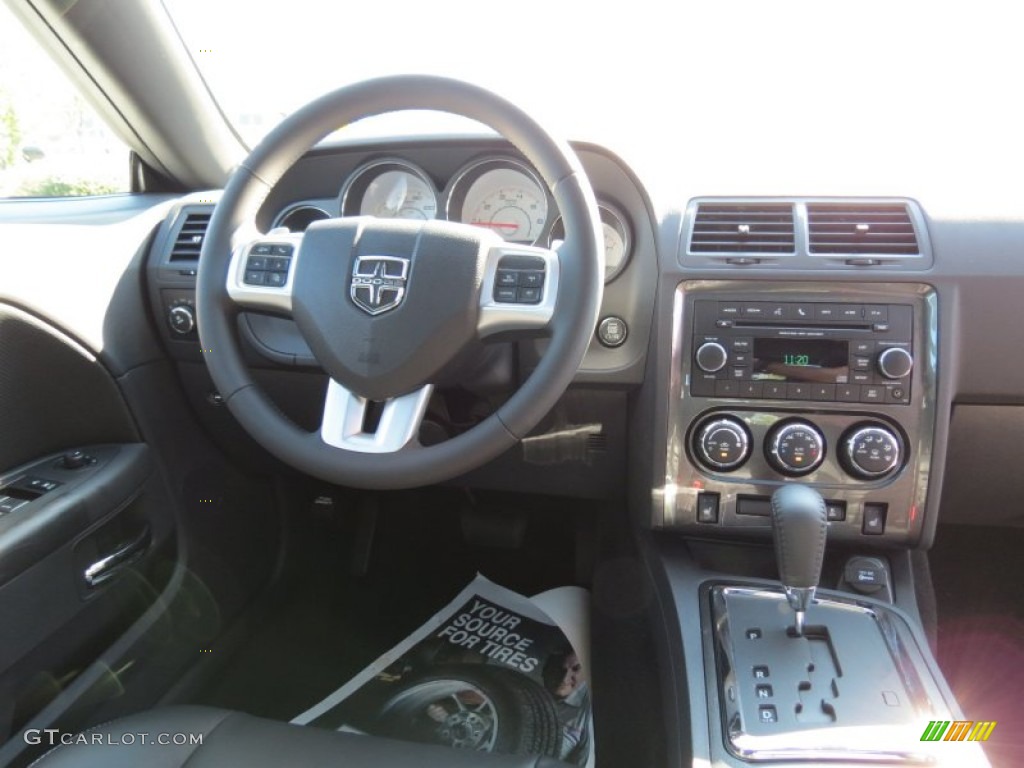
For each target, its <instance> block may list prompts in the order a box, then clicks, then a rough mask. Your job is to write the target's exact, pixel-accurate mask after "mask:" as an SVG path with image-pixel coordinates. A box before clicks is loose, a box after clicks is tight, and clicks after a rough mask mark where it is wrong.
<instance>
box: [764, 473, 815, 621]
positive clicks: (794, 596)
mask: <svg viewBox="0 0 1024 768" xmlns="http://www.w3.org/2000/svg"><path fill="white" fill-rule="evenodd" d="M827 529H828V520H827V518H826V515H825V500H824V499H822V498H821V494H819V493H818V492H817V491H815V490H813V489H812V488H808V487H807V486H806V485H784V486H782V487H781V488H779V489H778V490H777V491H775V493H773V494H772V537H773V538H774V540H775V559H776V560H777V561H778V566H779V579H780V581H782V586H783V587H785V589H786V599H787V600H788V601H789V605H790V607H791V608H792V609H793V610H794V611H795V612H796V624H795V628H794V630H795V633H796V635H798V636H800V635H803V629H804V615H805V613H806V611H807V606H808V605H810V603H811V599H812V598H813V597H814V590H815V588H816V587H817V586H818V579H819V578H820V577H821V562H822V560H823V559H824V557H825V534H826V531H827Z"/></svg>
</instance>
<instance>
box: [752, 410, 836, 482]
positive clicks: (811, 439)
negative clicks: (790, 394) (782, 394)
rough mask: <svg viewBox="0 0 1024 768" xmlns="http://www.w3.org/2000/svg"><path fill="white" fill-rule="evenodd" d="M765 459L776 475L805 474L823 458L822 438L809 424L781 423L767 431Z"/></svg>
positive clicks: (823, 443) (811, 470)
mask: <svg viewBox="0 0 1024 768" xmlns="http://www.w3.org/2000/svg"><path fill="white" fill-rule="evenodd" d="M765 458H766V459H767V460H768V463H769V464H771V465H772V467H774V468H775V470H776V471H777V472H779V473H780V474H783V475H786V476H788V477H798V476H800V475H806V474H808V473H809V472H813V471H814V470H815V469H817V468H818V465H820V464H821V462H822V460H823V459H824V458H825V437H824V436H823V435H822V434H821V432H820V431H819V430H818V428H817V427H815V426H814V425H813V424H811V423H810V422H807V421H787V422H784V423H782V424H780V425H779V426H777V427H775V428H774V429H773V430H772V431H771V432H769V434H768V439H767V442H766V444H765Z"/></svg>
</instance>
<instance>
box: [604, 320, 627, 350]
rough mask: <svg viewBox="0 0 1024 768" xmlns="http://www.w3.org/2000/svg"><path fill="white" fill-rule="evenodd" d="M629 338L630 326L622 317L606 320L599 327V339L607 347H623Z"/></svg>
mask: <svg viewBox="0 0 1024 768" xmlns="http://www.w3.org/2000/svg"><path fill="white" fill-rule="evenodd" d="M627 336H629V326H628V325H626V321H625V320H623V319H622V318H621V317H616V316H615V315H612V316H610V317H606V318H604V319H603V320H602V321H601V322H600V324H598V326H597V339H598V341H600V342H601V343H602V344H604V345H605V346H606V347H611V348H613V349H614V348H615V347H621V346H622V345H623V344H624V343H625V342H626V337H627Z"/></svg>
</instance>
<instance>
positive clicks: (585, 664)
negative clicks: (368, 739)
mask: <svg viewBox="0 0 1024 768" xmlns="http://www.w3.org/2000/svg"><path fill="white" fill-rule="evenodd" d="M588 600H589V596H588V593H587V592H586V590H583V589H580V588H579V587H560V588H558V589H553V590H549V591H548V592H544V593H542V594H540V595H536V596H535V597H533V598H528V597H525V596H523V595H520V594H518V593H516V592H512V591H511V590H508V589H505V588H504V587H501V586H499V585H497V584H495V583H493V582H491V581H489V580H488V579H486V578H484V577H483V576H480V575H478V576H477V577H476V578H475V579H474V580H473V581H472V582H471V583H470V584H469V585H468V586H467V587H466V588H465V589H463V590H462V592H460V593H459V595H458V596H457V597H456V598H455V599H454V600H452V601H451V602H450V603H449V604H448V605H447V606H445V607H444V608H443V609H441V610H440V611H438V612H437V613H436V614H434V616H433V617H431V618H430V619H429V620H428V621H427V622H426V623H424V624H423V625H422V626H421V627H420V628H419V629H418V630H416V631H415V632H413V633H412V634H411V635H409V636H408V637H407V638H406V639H405V640H403V641H402V642H401V643H399V644H398V645H397V646H395V647H394V648H392V649H391V650H390V651H388V652H387V653H385V654H384V655H382V656H381V657H380V658H378V659H377V660H376V661H375V662H374V663H373V664H371V665H370V666H369V667H367V668H366V669H365V670H363V671H362V672H361V673H360V674H358V675H356V676H355V677H354V678H353V679H352V680H350V681H349V682H347V683H345V685H343V686H341V688H339V689H338V690H336V691H335V692H334V693H332V694H331V695H330V696H328V697H327V698H326V699H324V700H323V701H321V702H320V703H318V704H316V705H315V706H313V707H311V708H310V709H308V710H307V711H305V712H303V713H302V714H301V715H299V716H298V717H296V718H295V719H294V720H293V721H292V722H293V723H297V724H310V725H315V726H319V727H324V728H334V729H337V730H344V731H350V732H357V733H365V734H373V735H376V736H387V737H391V738H397V739H405V740H409V741H417V742H426V743H431V744H441V745H446V746H450V747H455V748H458V749H469V750H478V751H482V752H502V753H508V754H523V755H527V754H528V755H545V756H548V757H554V758H557V759H560V760H564V761H565V762H567V763H570V764H572V765H580V766H592V765H593V764H594V743H593V738H592V733H593V719H592V715H591V702H590V687H589V685H588V683H587V679H588V672H589V668H590V667H589V648H588V646H587V637H588V627H587V620H588V616H589V614H588Z"/></svg>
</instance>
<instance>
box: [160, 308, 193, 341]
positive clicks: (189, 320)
mask: <svg viewBox="0 0 1024 768" xmlns="http://www.w3.org/2000/svg"><path fill="white" fill-rule="evenodd" d="M167 322H168V323H170V326H171V330H172V331H174V332H175V333H176V334H178V335H179V336H187V335H188V334H190V333H192V330H193V329H194V328H195V327H196V313H195V310H193V309H192V307H190V306H189V305H188V304H178V305H176V306H173V307H171V311H170V312H168V313H167Z"/></svg>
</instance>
